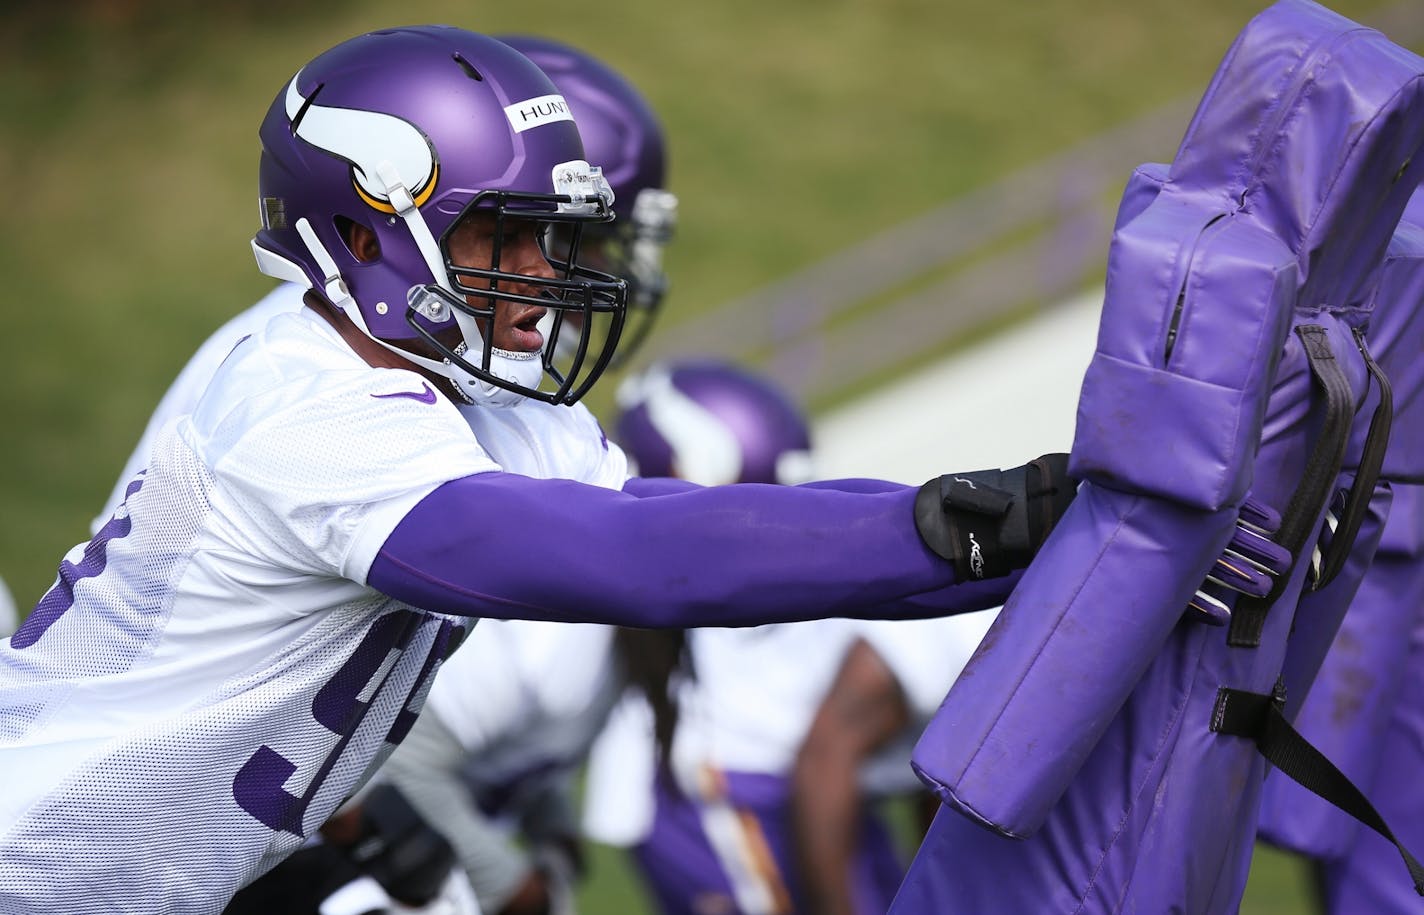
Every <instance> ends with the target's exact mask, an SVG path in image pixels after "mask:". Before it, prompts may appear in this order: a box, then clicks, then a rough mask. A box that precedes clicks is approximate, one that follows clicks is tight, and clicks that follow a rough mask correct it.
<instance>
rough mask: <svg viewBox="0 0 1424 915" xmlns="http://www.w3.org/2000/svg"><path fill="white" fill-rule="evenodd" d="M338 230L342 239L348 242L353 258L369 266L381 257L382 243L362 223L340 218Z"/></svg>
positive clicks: (347, 245) (347, 246)
mask: <svg viewBox="0 0 1424 915" xmlns="http://www.w3.org/2000/svg"><path fill="white" fill-rule="evenodd" d="M337 228H338V229H340V231H341V237H342V239H343V240H344V241H345V242H346V248H347V250H349V251H350V252H351V256H352V257H354V258H356V259H357V260H358V261H360V262H361V263H363V264H369V263H370V262H372V261H374V260H377V259H378V258H379V257H380V256H381V243H380V242H378V241H377V240H376V233H375V232H372V231H371V230H370V229H368V228H366V227H365V226H363V225H362V224H361V223H359V222H357V221H355V220H354V219H343V218H341V217H338V218H337Z"/></svg>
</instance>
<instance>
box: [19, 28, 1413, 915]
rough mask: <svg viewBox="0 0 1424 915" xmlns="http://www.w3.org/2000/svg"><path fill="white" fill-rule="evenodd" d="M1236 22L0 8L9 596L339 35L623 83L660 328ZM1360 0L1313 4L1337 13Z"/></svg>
mask: <svg viewBox="0 0 1424 915" xmlns="http://www.w3.org/2000/svg"><path fill="white" fill-rule="evenodd" d="M1262 5H1263V4H1259V3H1254V2H1243V0H1196V2H1193V3H1181V2H1177V0H1139V2H1136V3H1122V2H1120V0H1037V2H1034V3H985V2H973V0H878V2H873V3H872V2H864V0H862V2H839V3H836V2H829V3H828V2H824V0H821V2H813V0H781V2H777V3H767V2H764V0H719V2H715V3H686V2H682V0H662V2H657V0H624V2H618V3H616V4H610V5H609V6H608V7H607V9H606V10H605V11H603V12H602V14H600V10H599V8H598V7H596V6H591V5H589V4H579V5H573V4H569V3H564V2H554V3H545V4H530V3H524V4H470V3H454V2H447V0H407V2H404V3H402V4H400V5H399V6H398V7H396V6H393V5H391V4H387V3H380V2H376V0H352V2H342V3H338V2H333V0H317V2H307V3H302V4H296V3H277V2H272V0H243V2H228V3H224V4H213V5H206V4H205V5H202V6H199V5H191V4H186V3H180V2H178V0H147V2H146V0H76V2H73V3H68V4H54V3H38V2H23V0H17V2H12V3H8V4H5V5H4V6H3V8H0V87H3V88H0V174H4V175H5V176H6V178H7V182H8V186H9V188H10V193H9V195H8V197H9V199H8V201H7V202H8V206H7V213H6V218H5V220H4V225H3V228H0V232H3V234H4V237H3V244H0V276H3V277H4V281H5V295H6V297H7V301H6V305H5V309H4V314H5V316H6V319H7V328H6V332H5V333H3V334H0V388H3V390H4V391H5V392H6V393H5V396H4V397H3V399H0V429H4V430H5V437H4V448H3V449H0V576H3V577H4V579H5V580H6V581H7V582H9V583H10V585H11V586H12V588H13V590H14V591H15V594H16V597H17V600H18V601H19V602H20V603H21V604H22V605H27V604H29V603H32V602H33V601H34V600H35V599H37V598H38V596H39V595H40V593H41V592H42V591H43V589H44V588H45V587H46V586H47V585H48V583H49V581H50V579H51V577H52V575H53V569H54V567H55V564H56V562H57V560H58V559H59V557H60V555H61V554H62V553H63V551H64V550H65V549H67V548H68V547H69V546H70V545H72V544H73V543H75V542H77V541H80V540H82V539H84V538H85V537H86V536H87V525H88V522H89V520H90V517H91V515H92V513H93V512H95V511H97V510H98V508H99V506H100V505H101V504H102V502H103V499H104V497H105V496H106V494H107V492H108V490H109V488H110V487H111V486H112V484H113V482H114V476H115V474H116V473H117V472H118V470H119V468H120V467H121V465H122V463H123V460H124V458H125V457H126V456H127V454H128V451H129V449H130V448H131V447H132V445H133V443H134V441H135V440H136V439H137V436H138V433H139V430H140V429H141V427H142V424H143V421H144V420H145V418H146V416H147V414H148V411H149V410H150V409H151V407H152V406H153V404H154V403H155V402H156V400H157V398H158V396H159V394H160V393H161V392H162V390H163V389H164V387H165V386H166V385H167V383H168V382H169V381H170V380H171V378H172V377H173V375H174V373H175V372H176V371H177V369H178V368H179V366H181V365H182V364H183V362H184V361H185V360H186V359H187V357H188V355H189V354H190V353H191V352H192V350H193V348H194V347H195V346H196V345H197V344H198V343H199V342H200V341H201V340H202V339H203V338H204V337H205V336H206V335H207V334H208V332H209V331H211V330H212V329H213V328H214V327H216V326H217V325H218V324H219V323H221V322H222V321H223V320H224V319H225V318H226V317H228V316H229V315H231V314H233V313H235V312H237V311H239V310H241V309H242V308H244V307H245V306H246V305H248V304H250V303H251V302H252V301H254V300H255V299H256V298H257V297H258V296H259V295H260V294H261V293H262V292H263V291H265V289H266V288H268V285H269V283H268V281H267V280H266V279H265V278H263V277H262V276H260V275H259V274H258V273H257V271H256V270H255V269H254V267H253V265H252V259H251V255H250V253H249V249H248V245H247V242H248V239H249V238H250V236H251V234H252V232H253V231H254V229H255V228H256V221H257V207H256V201H255V191H254V179H255V167H256V162H257V146H256V142H255V133H256V125H257V123H258V121H259V120H260V118H261V117H262V114H263V113H264V112H265V110H266V108H267V105H268V104H269V102H270V101H271V98H272V96H273V94H274V93H275V92H276V91H277V89H278V87H279V86H280V85H281V84H282V83H283V82H284V81H285V80H286V79H287V78H288V77H289V76H290V74H291V73H292V72H293V71H294V70H295V69H296V68H297V67H298V66H299V65H300V64H301V63H302V62H304V61H305V60H306V59H307V58H308V57H310V56H311V55H312V54H313V53H315V52H316V51H317V50H319V49H321V48H324V47H326V46H328V45H330V44H332V43H334V42H336V41H338V40H340V39H342V38H345V37H348V36H350V35H352V34H355V33H358V32H360V31H364V30H367V29H370V28H374V27H378V26H385V25H392V24H400V23H404V22H416V21H438V22H451V23H454V24H459V25H465V26H469V27H471V28H476V29H479V30H482V31H488V32H495V33H499V32H530V33H537V34H545V35H549V36H551V37H554V38H559V39H563V40H566V41H569V42H572V43H575V44H579V45H581V46H583V47H586V48H589V49H591V50H595V51H597V52H599V53H600V54H601V56H603V57H604V59H606V60H607V61H608V62H610V63H612V64H613V65H614V66H616V67H617V68H619V69H620V70H622V71H623V72H625V73H626V74H627V75H628V76H629V77H630V78H631V79H632V80H633V81H634V82H635V83H636V84H638V85H639V86H641V87H642V88H643V89H644V90H645V92H646V94H647V95H648V96H649V98H650V99H651V100H652V102H653V104H654V107H655V108H656V109H657V110H658V111H659V112H661V113H662V116H663V118H664V121H665V125H666V128H667V132H668V135H669V142H670V145H671V155H672V168H671V185H672V186H673V188H674V189H675V190H676V191H677V192H678V194H679V195H680V197H681V201H682V222H681V225H680V228H679V237H678V239H677V241H676V243H675V244H674V246H673V249H672V250H671V251H670V255H669V265H668V267H669V271H670V273H671V275H672V277H673V280H674V283H675V288H674V291H673V295H672V299H671V305H670V309H671V310H670V314H669V316H668V319H667V320H668V321H669V322H676V321H678V320H682V319H685V318H687V317H688V316H691V315H695V314H697V313H699V312H700V311H703V310H705V309H708V308H711V307H714V306H716V305H718V304H719V303H722V302H725V301H728V300H730V299H732V298H735V297H737V296H739V295H742V294H744V293H746V292H748V291H750V290H754V289H757V288H759V287H760V286H762V285H764V284H766V283H769V282H771V281H773V280H776V279H778V278H780V277H783V276H785V275H787V274H789V273H791V272H793V271H795V270H796V269H798V268H801V267H804V266H805V265H807V264H810V263H814V262H816V261H818V260H820V259H823V258H825V257H828V256H830V255H832V254H834V253H835V252H837V251H839V250H840V249H842V248H845V247H846V246H848V245H851V244H853V243H855V242H856V241H859V240H861V239H863V238H865V237H866V236H868V235H870V234H872V233H875V232H877V231H880V230H883V229H886V228H888V227H891V226H894V225H896V224H897V223H900V222H902V221H904V220H906V219H908V218H910V217H913V216H915V215H918V214H920V213H922V212H925V211H926V210H929V209H931V208H933V207H935V206H937V205H939V204H942V203H944V202H945V201H947V200H951V199H953V198H956V197H958V196H961V195H963V194H965V193H967V192H968V191H970V190H972V189H974V188H976V187H979V186H982V185H983V184H985V183H986V182H989V181H991V180H994V179H996V178H1000V177H1003V176H1004V175H1007V174H1010V173H1012V172H1013V171H1015V170H1016V169H1019V168H1023V167H1026V166H1029V165H1031V164H1033V163H1035V162H1037V161H1040V160H1042V159H1044V158H1045V157H1048V156H1050V155H1052V154H1053V153H1054V152H1055V151H1058V150H1060V149H1062V148H1064V147H1065V146H1067V145H1069V144H1072V143H1074V142H1077V141H1080V140H1083V139H1084V138H1087V137H1090V136H1093V135H1095V134H1097V133H1099V132H1101V131H1103V130H1106V129H1108V128H1111V127H1113V126H1115V125H1118V124H1121V123H1123V122H1124V121H1126V120H1128V119H1130V118H1132V117H1135V116H1137V115H1140V114H1142V113H1144V112H1147V111H1151V110H1153V109H1154V108H1156V107H1158V106H1160V105H1162V104H1164V103H1167V102H1170V101H1173V100H1176V99H1179V98H1182V97H1185V96H1192V95H1196V94H1199V93H1200V91H1201V90H1202V89H1203V88H1204V87H1205V84H1206V80H1207V79H1208V77H1209V76H1210V75H1211V73H1212V71H1213V69H1214V67H1215V65H1216V63H1217V62H1218V60H1219V59H1220V56H1221V54H1222V53H1223V52H1224V51H1225V49H1226V47H1227V46H1228V44H1229V43H1230V40H1231V38H1232V37H1233V36H1234V35H1235V33H1236V32H1237V31H1238V30H1239V29H1240V28H1241V27H1242V26H1243V25H1244V24H1245V23H1246V21H1247V20H1248V19H1249V18H1250V17H1251V16H1252V15H1253V14H1254V13H1255V12H1257V11H1258V10H1259V9H1260V8H1261V7H1262ZM1386 5H1390V4H1381V3H1378V2H1373V0H1370V2H1366V0H1337V2H1335V3H1332V4H1331V6H1332V7H1333V8H1334V9H1337V10H1338V11H1340V12H1342V13H1344V14H1346V15H1349V16H1352V17H1354V18H1359V19H1365V20H1368V18H1369V16H1370V15H1371V14H1372V13H1373V12H1374V11H1376V10H1377V9H1379V8H1381V7H1383V6H1386ZM397 9H398V10H399V11H398V12H395V10H397ZM393 17H394V20H393ZM1184 126H1185V125H1184ZM1171 152H1172V150H1171V149H1170V148H1167V149H1163V150H1161V153H1160V156H1161V157H1162V158H1166V157H1169V156H1170V155H1171ZM1124 177H1125V176H1124ZM885 332H886V333H897V334H913V333H914V328H910V327H891V328H886V329H885ZM653 345H654V346H656V339H654V342H653ZM604 387H605V389H607V388H608V387H610V385H607V384H605V385H604ZM595 406H598V403H596V404H595ZM984 434H990V435H992V434H993V430H984ZM595 863H596V871H595V873H596V877H595V881H594V882H593V883H592V884H591V886H590V887H589V889H588V891H587V893H586V894H585V897H586V898H585V911H587V912H590V913H595V915H596V913H622V912H636V911H637V908H636V903H634V902H630V901H629V899H630V898H631V897H629V896H628V895H627V894H629V893H631V892H633V891H632V890H631V889H630V887H629V885H628V884H627V881H626V879H625V878H624V872H623V871H622V869H621V867H620V863H619V859H618V858H617V857H616V855H614V854H612V853H611V852H610V853H606V854H604V853H601V854H599V855H598V857H597V858H596V861H595ZM1304 910H1305V909H1304V903H1303V902H1302V901H1301V897H1300V895H1299V879H1298V874H1297V873H1296V872H1295V871H1294V869H1293V868H1292V866H1291V862H1289V861H1287V860H1285V859H1282V858H1279V857H1277V856H1272V855H1266V856H1263V857H1262V858H1261V859H1260V862H1259V864H1258V866H1257V867H1256V868H1255V869H1254V870H1253V883H1252V888H1251V892H1250V895H1249V897H1248V902H1247V905H1246V907H1245V908H1244V909H1243V911H1245V912H1248V913H1254V915H1267V913H1286V912H1291V913H1294V912H1301V911H1304Z"/></svg>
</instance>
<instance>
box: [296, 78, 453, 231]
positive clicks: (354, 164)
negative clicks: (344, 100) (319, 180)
mask: <svg viewBox="0 0 1424 915" xmlns="http://www.w3.org/2000/svg"><path fill="white" fill-rule="evenodd" d="M300 78H301V74H300V73H298V74H297V75H296V76H295V77H293V78H292V82H291V84H290V85H289V86H287V97H286V105H287V117H288V118H290V119H291V120H292V121H293V123H294V125H295V128H296V129H295V133H296V135H297V136H298V137H300V138H301V139H302V140H304V141H305V142H307V143H310V144H311V145H312V146H315V147H316V148H318V149H320V150H323V151H325V152H328V153H331V154H332V155H333V156H336V157H337V158H339V159H345V160H346V161H347V162H349V163H351V183H352V185H354V186H355V188H356V193H357V194H359V195H360V196H361V199H363V200H365V201H366V203H368V204H370V205H371V206H372V207H374V208H375V209H377V210H380V211H381V212H382V213H394V212H396V209H395V207H394V206H392V205H391V202H390V197H389V196H388V194H387V192H386V184H385V182H384V181H382V180H381V178H380V177H379V175H378V173H377V168H378V167H379V166H380V165H381V164H382V163H383V162H389V163H390V164H391V165H393V166H395V173H396V174H397V175H399V176H400V178H401V180H402V181H404V182H408V184H407V186H408V188H409V190H410V195H411V197H412V198H414V200H415V205H416V206H420V205H421V204H423V203H425V201H427V200H429V199H430V195H431V194H432V193H434V191H435V182H436V178H437V176H438V175H439V171H440V169H439V165H438V163H437V162H436V161H435V150H433V149H432V148H431V147H430V143H429V141H428V140H426V138H425V135H424V134H422V133H421V132H420V130H419V129H417V128H416V126H415V125H414V124H411V123H410V122H409V121H403V120H401V119H400V118H398V117H395V116H394V115H389V114H382V113H380V112H377V111H361V110H359V109H355V108H326V107H323V106H321V105H317V104H311V105H307V99H305V98H303V97H302V94H301V93H300V92H299V91H298V90H297V80H298V79H300ZM304 105H306V109H307V110H306V112H305V113H304V114H302V117H301V120H300V121H298V120H297V115H298V113H300V112H301V110H302V107H303V106H304Z"/></svg>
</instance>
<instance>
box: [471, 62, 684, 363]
mask: <svg viewBox="0 0 1424 915" xmlns="http://www.w3.org/2000/svg"><path fill="white" fill-rule="evenodd" d="M496 37H498V38H499V39H500V41H503V42H505V43H506V44H508V45H509V46H511V47H513V48H514V49H515V50H517V51H519V52H520V53H521V54H523V55H524V56H526V57H528V58H529V59H530V60H532V61H534V63H536V64H538V65H539V68H540V69H541V70H543V71H544V72H545V73H546V74H548V76H549V78H550V79H551V80H553V82H554V85H555V86H557V87H558V89H559V93H560V94H561V95H563V97H564V98H565V99H567V100H568V103H569V110H570V111H572V112H573V116H574V120H575V121H577V122H578V129H579V134H580V135H582V137H583V146H584V150H585V151H586V152H587V155H586V156H585V158H586V159H588V161H589V162H590V163H592V164H593V165H596V166H598V167H599V168H601V169H603V177H604V178H606V179H607V180H608V183H609V185H610V186H612V188H613V197H614V200H613V211H614V213H616V214H617V217H618V218H617V219H616V220H615V221H614V222H612V223H609V224H606V225H600V226H597V227H596V228H590V229H589V230H588V231H587V232H585V234H584V239H585V242H584V244H585V247H586V248H587V247H588V246H589V245H590V243H596V244H597V246H598V247H599V248H601V254H602V257H601V258H599V257H598V256H597V255H596V254H595V252H593V251H588V252H587V253H586V254H585V255H584V259H585V261H587V262H588V263H590V264H593V265H596V266H597V267H598V268H599V269H600V270H605V271H607V272H608V273H611V274H613V275H615V276H618V277H621V278H622V279H624V280H625V281H627V283H628V327H627V329H626V330H625V332H624V335H623V342H622V343H621V344H620V348H619V350H618V356H617V360H616V362H618V363H622V362H626V361H627V359H628V358H629V357H630V356H631V355H632V354H633V352H634V350H636V349H637V348H638V346H639V345H640V344H641V343H642V342H643V340H644V339H646V337H647V335H648V331H649V330H650V329H651V327H652V322H653V319H654V318H655V317H656V315H657V311H658V306H659V305H660V304H661V303H662V300H663V296H664V294H665V293H666V292H667V275H666V274H665V273H664V272H663V246H664V245H665V244H667V242H668V240H669V239H671V238H672V234H673V229H674V228H675V226H676V223H677V197H676V196H675V195H673V194H672V193H671V192H669V191H667V190H665V189H664V184H665V183H666V177H667V151H666V148H665V146H664V141H663V129H662V125H661V124H660V123H659V122H658V117H657V115H656V114H655V113H654V112H653V109H652V107H651V106H650V105H649V104H648V102H647V100H646V99H645V98H644V97H643V96H642V94H641V93H639V92H638V90H637V89H636V88H634V87H633V85H632V84H631V83H630V82H628V80H626V79H624V78H623V77H622V76H621V75H620V74H618V73H616V72H615V71H614V70H613V69H612V68H610V67H609V66H608V65H607V64H604V63H603V62H601V61H599V60H596V59H595V58H593V57H591V56H589V55H588V54H586V53H585V52H583V51H580V50H578V49H577V48H572V47H569V46H568V45H566V44H561V43H560V42H557V41H551V40H549V39H547V38H534V37H532V36H527V35H500V36H496Z"/></svg>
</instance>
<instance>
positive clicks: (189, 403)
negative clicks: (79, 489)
mask: <svg viewBox="0 0 1424 915" xmlns="http://www.w3.org/2000/svg"><path fill="white" fill-rule="evenodd" d="M306 291H307V290H306V287H305V286H298V285H297V284H295V283H283V284H282V285H280V286H278V287H277V288H276V289H273V290H272V291H271V292H269V293H267V295H265V296H263V297H262V298H261V299H259V300H258V302H257V304H255V305H253V306H252V307H251V308H248V309H247V310H246V311H244V312H242V313H241V314H239V315H238V316H237V317H235V318H233V319H232V320H230V321H228V322H227V323H226V324H224V325H223V326H222V327H219V328H218V329H217V330H216V331H214V332H213V335H212V336H211V337H208V339H207V340H205V341H203V345H202V346H200V347H198V351H197V352H195V353H194V354H193V355H192V357H191V358H189V360H188V363H187V365H185V366H183V370H182V371H180V372H179V373H178V377H177V378H175V379H173V383H172V384H170V385H169V386H168V390H167V391H165V392H164V394H163V398H162V399H161V400H160V401H159V402H158V406H157V407H156V408H155V409H154V411H153V415H152V416H150V417H149V418H148V425H147V426H145V427H144V430H143V435H141V436H140V437H139V440H138V446H137V447H135V448H134V450H133V454H131V455H129V460H128V463H126V464H125V465H124V469H123V472H122V473H120V474H119V479H118V482H117V483H116V484H115V486H114V491H113V492H111V493H110V494H109V501H108V502H106V503H104V510H103V511H101V512H100V513H99V515H98V517H96V518H95V519H94V525H93V530H94V531H98V530H99V528H101V527H103V526H104V522H106V521H108V520H109V516H111V515H112V514H113V513H114V509H116V508H118V507H119V503H120V502H122V501H124V492H125V490H126V489H127V488H128V483H129V480H132V479H133V478H134V475H135V474H137V473H138V472H139V471H140V470H142V469H143V468H145V467H147V466H148V453H149V450H150V449H152V448H153V441H154V439H156V438H157V437H158V434H159V433H160V432H162V431H163V429H164V427H165V426H167V425H168V424H169V423H171V422H173V421H174V420H176V419H177V418H178V417H180V416H183V415H185V414H188V413H192V412H193V408H194V407H196V406H197V405H198V398H199V397H201V396H202V394H203V391H204V390H205V389H206V388H207V386H208V382H210V381H212V380H213V375H215V374H217V371H218V366H220V365H222V363H223V360H224V359H226V358H227V354H228V353H230V352H232V348H233V347H234V346H236V345H237V342H238V341H239V340H241V339H242V338H243V337H248V336H251V335H252V334H255V333H257V332H258V331H260V330H261V329H262V328H263V327H266V326H267V322H268V321H270V320H272V318H274V317H276V316H277V315H279V314H287V313H290V312H294V311H300V310H301V309H302V307H303V306H302V295H303V294H304V293H305V292H306Z"/></svg>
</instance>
